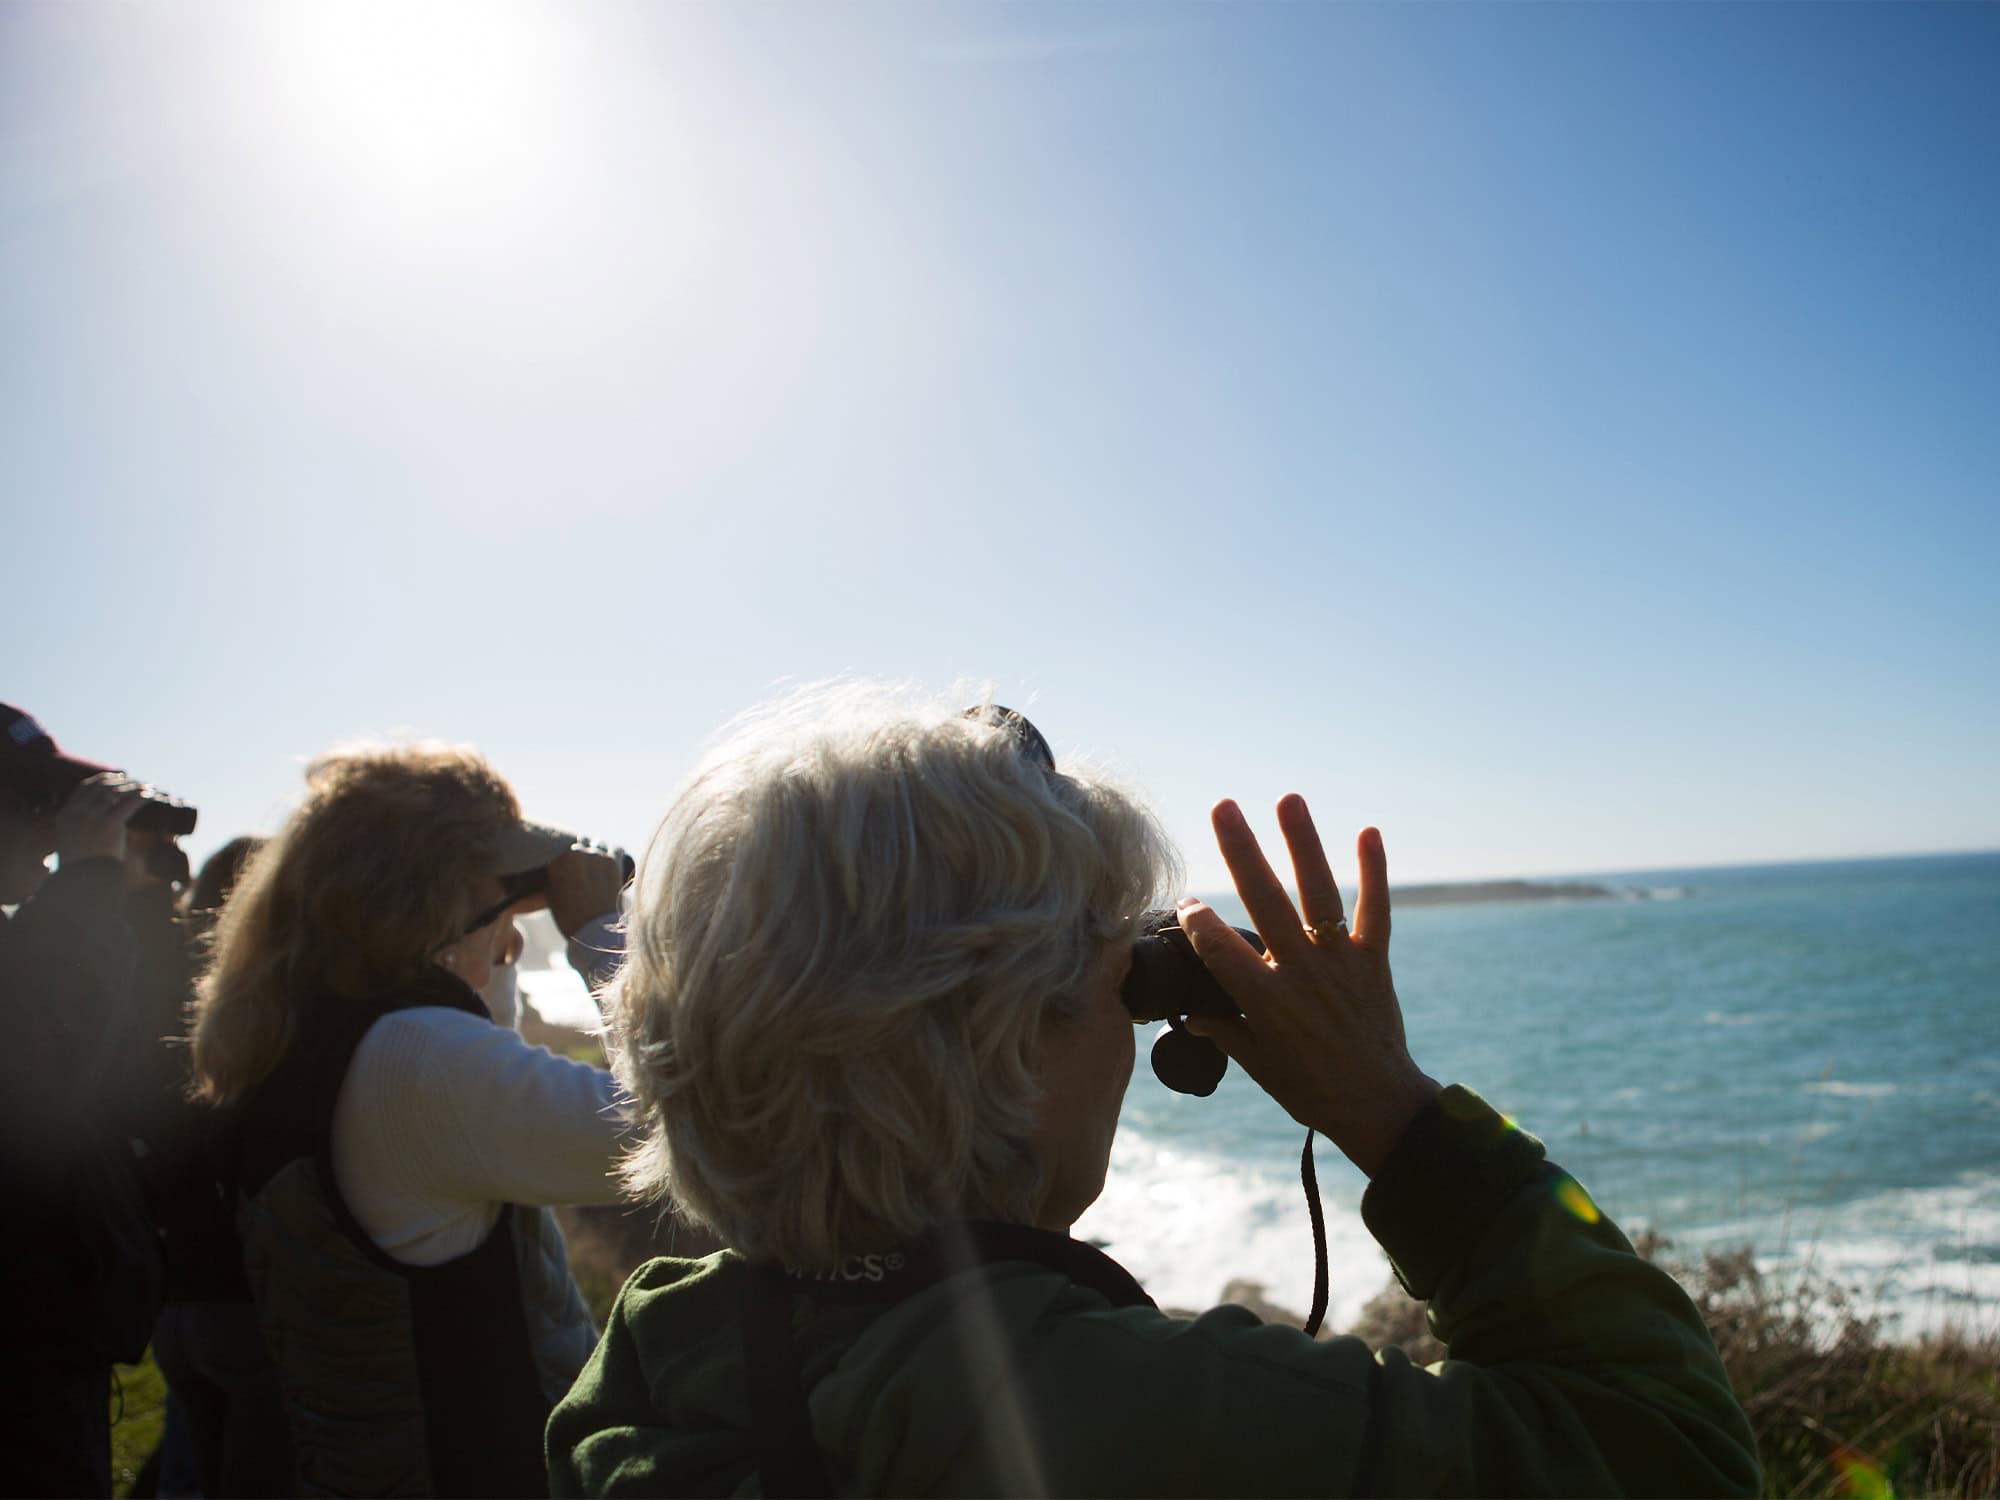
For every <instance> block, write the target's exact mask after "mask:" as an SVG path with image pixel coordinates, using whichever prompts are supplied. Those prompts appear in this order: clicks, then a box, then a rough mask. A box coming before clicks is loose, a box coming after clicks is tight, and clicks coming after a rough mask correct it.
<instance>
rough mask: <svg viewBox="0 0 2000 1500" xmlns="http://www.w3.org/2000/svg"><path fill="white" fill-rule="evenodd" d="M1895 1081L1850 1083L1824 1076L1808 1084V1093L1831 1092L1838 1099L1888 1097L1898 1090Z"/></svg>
mask: <svg viewBox="0 0 2000 1500" xmlns="http://www.w3.org/2000/svg"><path fill="white" fill-rule="evenodd" d="M1896 1088H1897V1086H1896V1085H1895V1084H1893V1083H1848V1082H1846V1081H1844V1080H1842V1079H1839V1078H1822V1079H1821V1080H1820V1081H1819V1082H1818V1083H1809V1084H1807V1085H1806V1092H1807V1093H1808V1094H1829V1095H1831V1096H1832V1097H1834V1098H1836V1099H1886V1098H1888V1097H1889V1096H1890V1095H1891V1094H1893V1093H1895V1092H1896Z"/></svg>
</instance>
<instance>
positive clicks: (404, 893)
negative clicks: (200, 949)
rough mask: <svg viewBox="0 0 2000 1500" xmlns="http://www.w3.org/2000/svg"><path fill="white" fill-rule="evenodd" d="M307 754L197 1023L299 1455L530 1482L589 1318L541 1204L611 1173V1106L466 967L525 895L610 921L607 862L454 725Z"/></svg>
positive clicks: (614, 872) (459, 1480) (484, 959)
mask: <svg viewBox="0 0 2000 1500" xmlns="http://www.w3.org/2000/svg"><path fill="white" fill-rule="evenodd" d="M306 779H307V794H306V798H305V801H304V803H303V805H301V806H300V807H299V808H298V810H297V811H296V812H295V813H293V815H292V816H291V818H290V820H289V821H288V822H287V823H286V825H285V826H284V828H283V829H282V830H281V831H280V832H279V833H278V834H277V835H276V837H274V838H273V839H272V840H271V842H270V843H269V844H268V845H266V846H265V847H264V848H263V849H261V850H259V851H258V852H257V853H256V854H255V855H254V856H253V857H252V858H251V860H250V862H249V864H248V867H247V868H246V870H245V871H244V873H243V876H242V878H241V880H240V882H239V883H238V885H237V887H236V889H235V891H234V892H233V893H232V895H231V897H230V899H229V902H228V903H227V905H226V906H225V907H224V908H223V912H222V918H221V921H220V924H219V926H218V927H217V930H216V946H215V957H214V963H213V965H212V967H211V968H210V970H209V972H208V974H207V975H206V976H205V978H204V979H203V981H202V983H201V986H200V990H199V996H198V1000H197V1004H196V1020H195V1028H194V1037H193V1042H194V1063H195V1076H196V1086H197V1089H198V1091H199V1093H200V1095H201V1096H202V1097H203V1098H205V1099H207V1100H209V1101H210V1102H212V1103H215V1104H218V1105H221V1106H224V1107H225V1108H226V1109H227V1111H228V1113H229V1119H230V1128H229V1135H230V1139H231V1143H232V1144H231V1150H230V1157H231V1162H230V1166H231V1172H232V1175H233V1178H234V1186H235V1189H236V1192H237V1194H238V1199H239V1203H240V1208H239V1215H238V1217H239V1223H240V1225H241V1227H242V1230H243V1238H244V1253H245V1261H246V1265H247V1269H248V1271H249V1276H250V1282H251V1287H252V1291H253V1293H254V1296H255V1300H256V1304H257V1310H258V1318H259V1322H260V1323H261V1325H262V1327H263V1330H264V1335H265V1338H266V1340H267V1341H268V1342H269V1344H270V1348H271V1353H272V1356H273V1357H274V1359H275V1360H276V1362H277V1365H278V1368H279V1372H280V1377H281V1382H282V1386H283V1390H284V1396H285V1404H286V1408H287V1411H288V1413H289V1416H290V1421H291V1427H292V1437H293V1442H294V1444H295V1446H296V1449H297V1453H298V1462H299V1471H300V1475H301V1478H302V1479H303V1480H304V1481H305V1482H306V1483H307V1484H308V1485H309V1486H311V1487H313V1488H315V1489H319V1490H326V1491H331V1492H336V1493H342V1494H389V1493H395V1494H527V1493H535V1492H539V1491H540V1490H542V1489H543V1488H544V1486H545V1479H544V1475H543V1469H542V1452H541V1427H542V1423H543V1421H544V1420H545V1419H546V1417H547V1415H548V1412H549V1409H550V1407H551V1406H552V1405H553V1403H554V1402H555V1401H556V1400H557V1399H558V1398H559V1397H560V1396H561V1395H562V1394H563V1393H564V1392H565V1391H566V1390H567V1389H568V1387H569V1384H570V1382H571V1380H572V1379H573V1378H574V1377H575V1375H576V1372H577V1370H578V1369H579V1368H580V1367H581V1365H582V1363H583V1360H584V1358H585V1357H586V1356H587V1355H588V1353H589V1351H590V1348H591V1345H592V1343H593V1341H594V1340H595V1337H596V1330H595V1328H594V1327H593V1325H592V1323H591V1320H590V1316H589V1314H588V1312H587V1311H586V1310H585V1308H584V1306H583V1302H582V1299H581V1298H580V1296H579V1295H578V1293H577V1289H576V1286H575V1283H574V1281H573V1280H572V1279H571V1276H570V1272H569V1267H568V1261H567V1255H566V1252H565V1248H564V1245H563V1241H562V1236H561V1233H560V1231H559V1230H558V1229H557V1227H556V1224H555V1221H554V1219H553V1218H552V1217H551V1215H550V1214H549V1212H548V1208H547V1205H550V1204H555V1203H578V1202H609V1201H612V1200H613V1199H615V1198H616V1197H617V1196H618V1184H617V1182H616V1180H615V1179H614V1177H613V1176H612V1175H611V1172H612V1166H613V1163H614V1160H615V1158H616V1155H617V1153H618V1151H619V1149H620V1147H621V1143H622V1128H623V1127H622V1124H621V1117H620V1112H619V1109H618V1105H617V1101H616V1097H615V1088H614V1085H613V1084H612V1082H611V1080H610V1078H609V1076H608V1075H607V1074H606V1073H604V1072H603V1071H602V1070H601V1069H597V1068H592V1067H588V1066H586V1065H584V1064H582V1063H577V1062H573V1061H571V1060H569V1059H567V1058H560V1057H556V1056H554V1055H553V1054H551V1053H549V1052H547V1051H544V1050H543V1049H540V1048H537V1047H532V1046H529V1045H528V1044H527V1043H525V1042H523V1041H522V1039H521V1038H520V1036H519V1035H518V1034H517V1033H516V1032H514V1031H513V1030H511V1029H510V1028H507V1027H504V1026H499V1025H496V1024H494V1022H493V1020H492V1019H491V1017H490V1016H489V1014H488V1012H487V1009H486V1007H485V1005H484V1003H483V1002H482V1000H481V998H480V995H479V991H480V990H481V989H482V987H484V986H485V985H486V984H487V982H488V980H489V978H490V977H491V974H492V971H493V966H494V963H495V960H496V958H498V957H499V956H500V955H501V954H502V952H503V951H504V950H505V949H506V948H508V946H509V945H510V944H511V942H512V941H513V939H514V936H515V929H514V921H513V919H514V916H515V914H516V913H517V912H520V911H523V910H526V909H528V908H529V907H531V906H533V905H536V904H539V902H540V901H541V900H543V899H546V901H547V903H548V905H549V907H550V909H551V911H552V913H553V915H554V916H555V918H556V921H557V925H558V926H559V927H561V928H562V929H563V931H564V933H565V934H566V935H568V936H571V937H572V938H585V939H587V938H588V937H589V936H590V934H589V933H588V932H586V930H585V929H586V928H587V927H589V926H590V923H591V920H592V919H596V929H597V930H599V931H601V930H602V929H603V928H604V927H605V926H606V925H608V924H607V914H609V913H612V912H615V909H616V904H617V892H618V886H619V883H620V876H619V870H618V865H617V862H616V861H615V860H613V859H611V858H610V857H609V856H607V855H605V854H602V853H599V852H595V851H590V850H585V849H581V848H578V847H575V845H576V843H577V841H576V840H575V838H574V836H573V835H570V834H568V833H565V832H562V831H561V830H558V829H553V828H549V827H546V826H544V825H540V824H535V823H531V822H528V821H526V820H524V819H523V818H522V816H521V809H520V806H519V803H518V802H517V801H516V799H515V796H514V793H513V791H512V789H511V788H510V787H509V786H508V785H507V783H506V782H505V781H504V780H502V779H501V777H500V776H499V774H498V773H497V772H495V771H494V770H493V769H492V767H491V766H489V765H488V764H487V763H486V762H485V761H484V760H483V759H481V758H480V757H479V756H478V755H477V754H475V753H473V752H472V751H470V750H465V749H460V748H455V747H450V746H443V745H434V744H423V745H404V746H386V747H367V748H361V749H353V750H345V751H340V752H336V753H334V754H331V755H328V756H325V757H323V758H321V759H320V760H319V761H317V762H315V763H314V764H313V766H312V767H311V768H310V769H309V770H308V772H307V778H306ZM543 888H545V889H546V892H547V894H546V897H542V896H540V895H531V894H530V893H529V892H530V890H531V889H536V890H539V889H543ZM586 977H587V978H588V977H590V976H588V975H587V976H586Z"/></svg>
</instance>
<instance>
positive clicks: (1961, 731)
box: [0, 3, 2000, 886]
mask: <svg viewBox="0 0 2000 1500" xmlns="http://www.w3.org/2000/svg"><path fill="white" fill-rule="evenodd" d="M1997 67H2000V9H1996V8H1994V7H1990V6H1989V7H1948V6H1916V7H1897V6H1877V5H1849V6H1814V7H1795V6H1775V5H1774V6H1755V5H1737V6H1668V5H1638V6H1567V5H1560V4H1545V5H1535V6H1520V7H1503V6H1498V5H1432V6H1408V7H1400V6H1399V7H1392V6H1376V5H1362V4H1354V5H1338V6H1336V5H1320V6H1314V5H1303V4H1301V5H1287V6H1273V7H1268V8H1260V7H1255V6H1236V5H1232V6H1227V7H1224V6H1194V7H1178V6H1165V5H1161V6H1152V5H1112V4H1103V5H1092V6H1064V7H1040V6H1031V5H1006V6H1001V5H988V6H963V7H961V6H926V7H918V6H885V7H873V8H871V7H809V6H806V5H803V4H799V5H790V6H787V5H752V6H747V7H735V8H727V9H725V8H722V7H719V6H717V7H699V6H694V5H687V6H674V7H649V6H612V5H602V4H591V3H584V4H572V5H566V6H561V7H557V6H510V5H506V4H500V3H486V4H480V5H456V4H454V5H438V4H414V5H404V6H379V7H378V6H346V7H340V8H332V9H330V8H319V7H313V6H307V5H296V6H290V5H288V6H284V7H267V6H253V5H247V4H246V5H241V6H234V7H223V6H211V7H200V6H177V7H162V8H142V7H137V6H124V5H109V4H105V5H97V4H89V3H82V4H73V5H62V6H56V5H42V6H34V5H17V6H10V7H5V8H4V9H0V381H4V383H5V401H4V404H0V423H4V426H0V495H4V497H5V505H6V522H5V536H6V539H7V540H6V546H5V550H4V554H0V580H4V584H5V588H6V596H7V598H8V600H9V602H10V615H11V620H12V624H13V629H14V632H15V636H16V639H17V640H19V641H20V642H21V643H22V644H21V645H19V646H17V647H16V648H15V651H14V653H13V660H12V669H11V670H10V671H9V673H8V674H7V681H6V684H5V690H4V694H0V696H5V697H6V698H7V699H8V700H9V701H15V702H19V703H22V704H23V705H25V706H27V707H29V708H30V709H31V710H33V711H34V712H36V713H37V714H38V715H40V716H41V717H42V718H43V719H44V721H45V722H46V723H47V724H48V726H49V727H50V729H51V730H52V731H53V732H54V733H55V734H56V735H57V737H58V738H59V739H61V740H63V741H64V742H65V743H66V744H68V745H70V746H72V747H73V748H76V749H78V750H80V751H82V752H84V753H87V754H91V755H94V756H97V757H100V758H105V759H111V760H117V761H122V762H124V763H126V764H128V765H129V766H130V767H131V769H133V770H134V771H135V772H136V773H138V774H141V775H144V776H147V777H151V778H154V779H157V780H158V781H160V782H161V783H163V784H164V785H167V786H168V787H169V788H170V789H172V790H174V791H176V792H179V793H180V794H182V795H184V796H187V797H189V798H191V799H193V800H196V801H197V802H199V803H200V804H201V805H202V807H203V809H204V822H203V826H202V828H201V830H200V832H199V833H198V835H197V836H196V837H195V838H194V839H193V840H192V844H193V845H194V848H195V851H196V852H197V853H198V854H199V853H200V852H203V851H205V850H206V849H207V848H210V847H212V846H213V845H214V844H215V843H217V842H220V841H221V840H222V839H223V838H224V837H226V836H228V835H229V834H231V833H234V832H237V831H239V830H240V829H242V828H245V827H251V826H257V825H260V824H261V825H266V826H268V825H269V824H270V823H271V822H272V821H273V820H274V819H275V818H276V817H277V816H279V815H280V814H281V813H282V810H283V808H284V807H285V806H286V804H287V802H288V801H289V799H290V798H291V797H292V796H293V795H294V792H295V789H296V787H297V784H298V773H299V768H300V765H301V764H302V762H303V760H304V759H305V758H306V757H308V756H310V755H311V754H313V753H315V752H317V751H319V750H322V749H324V748H326V747H327V746H328V745H330V744H332V743H334V742H336V741H338V740H341V739H346V738H352V737H356V736H360V735H386V734H403V733H420V734H431V735H441V736H444V737H448V738H453V739H462V740H470V741H472V742H474V743H477V744H479V745H480V746H482V747H483V748H485V749H486V750H487V751H488V753H489V754H490V755H491V756H492V757H493V758H494V760H495V762H496V763H497V764H498V765H499V766H500V767H501V768H502V770H503V771H505V772H507V773H508V774H509V775H510V776H511V777H512V778H513V779H514V780H515V782H516V784H517V786H519V788H520V789H521V791H522V794H523V797H524V800H526V801H527V803H528V804H529V805H530V807H531V808H532V809H533V810H535V811H537V812H538V813H541V814H542V815H545V816H549V817H554V818H558V819H562V820H565V821H570V822H573V823H575V824H578V825H581V826H583V827H585V828H586V829H588V830H590V831H592V832H594V833H596V834H599V835H600V836H605V837H612V838H617V839H619V840H622V841H625V842H628V843H634V844H636V843H637V842H639V841H641V840H643V838H644V837H645V836H646V834H647V832H648V831H649V830H650V828H651V825H652V823H653V822H654V820H655V819H656V818H657V816H658V814H659V812H660V811H661V809H662V808H663V807H664V806H665V804H666V802H667V800H668V799H669V798H670V796H671V795H672V792H673V790H674V788H675V786H676V785H677V784H678V782H679V781H680V779H681V777H682V776H683V775H684V774H685V772H686V771H687V770H688V768H689V767H690V766H691V764H692V762H693V760H694V758H695V756H696V755H697V753H698V752H699V749H700V746H701V745H702V743H703V741H704V740H705V739H706V738H707V737H708V736H709V735H710V734H711V733H712V732H713V731H714V730H715V729H716V728H717V727H718V726H719V725H720V724H721V723H722V722H723V721H724V720H725V719H726V718H727V717H728V716H729V715H730V714H731V713H733V712H735V711H736V710H738V709H740V708H742V707H744V706H746V705H748V704H750V703H752V702H755V701H757V700H759V699H760V698H762V697H764V696H766V695H767V694H768V693H769V692H771V691H772V690H773V689H774V686H775V685H777V684H779V683H781V682H782V681H785V680H799V679H805V680H810V679H814V678H818V677H822V676H827V675H831V674H836V673H860V674H868V675H887V676H893V677H899V678H911V679H915V680H917V681H920V682H924V683H927V684H930V685H932V686H935V687H940V688H942V687H946V686H949V685H950V684H952V683H953V682H954V681H957V680H971V681H977V682H984V681H991V682H992V683H993V684H994V685H995V687H996V689H997V692H998V695H999V696H1000V698H1001V699H1002V701H1007V702H1013V703H1017V704H1019V705H1022V706H1025V707H1027V708H1029V710H1030V711H1031V712H1032V713H1033V715H1034V716H1035V718H1036V719H1037V721H1038V722H1039V723H1041V725H1042V727H1043V728H1044V729H1045V730H1046V731H1047V732H1048V734H1049V736H1050V738H1051V739H1052V740H1053V741H1054V742H1055V744H1056V746H1057V748H1058V750H1059V751H1075V750H1085V751H1089V752H1092V753H1093V754H1094V755H1095V756H1096V757H1098V758H1099V759H1101V760H1103V761H1106V762H1108V763H1109V764H1110V765H1112V766H1113V767H1114V768H1115V769H1117V770H1118V771H1119V772H1120V773H1121V774H1123V775H1125V776H1126V777H1128V778H1129V779H1130V780H1132V781H1133V782H1134V783H1136V784H1137V785H1139V786H1140V787H1142V788H1143V789H1144V790H1145V791H1146V792H1147V794H1148V795H1149V796H1150V797H1151V799H1152V800H1153V802H1154V804H1155V805H1156V806H1157V807H1158V809H1159V810H1160V812H1161V814H1162V816H1163V817H1164V818H1165V820H1166V821H1167V823H1168V826H1169V827H1170V828H1171V829H1172V830H1173V831H1174V833H1175V835H1176V836H1177V838H1178V839H1179V841H1180V842H1181V844H1182V846H1183V848H1184V851H1185V852H1186V854H1187V857H1188V862H1189V865H1190V873H1191V877H1192V879H1193V880H1194V883H1195V884H1196V885H1197V886H1209V885H1213V884H1215V883H1216V881H1217V879H1218V878H1219V863H1218V861H1217V860H1216V859H1215V857H1214V854H1213V851H1212V848H1211V847H1210V846H1209V844H1208V841H1207V837H1206V832H1205V828H1206V810H1207V808H1208V806H1209V804H1210V803H1211V802H1212V801H1213V800H1214V799H1215V798H1217V797H1219V796H1223V795H1233V796H1236V797H1238V798H1240V799H1242V800H1243V801H1244V802H1245V804H1246V805H1248V806H1252V807H1253V808H1257V809H1268V808H1269V806H1270V805H1271V803H1272V802H1274V801H1275V799H1276V798H1277V797H1278V796H1280V795H1281V794H1283V793H1284V792H1286V791H1290V790H1294V789H1296V790H1298V791H1301V792H1303V793H1305V794H1306V796H1307V797H1308V798H1309V799H1310V800H1311V801H1312V802H1313V804H1314V806H1315V808H1316V809H1317V810H1318V811H1319V812H1320V813H1321V815H1322V819H1323V821H1324V823H1325V824H1326V825H1328V826H1329V827H1330V828H1331V829H1332V830H1334V831H1335V833H1336V834H1341V833H1344V832H1345V831H1346V830H1348V829H1351V828H1353V827H1357V826H1359V825H1360V824H1361V823H1363V822H1367V821H1374V822H1378V823H1380V824H1381V825H1382V827H1383V828H1384V830H1385V834H1386V835H1387V839H1388V844H1389V850H1390V857H1391V862H1392V869H1393V870H1394V871H1396V872H1397V873H1399V874H1401V875H1403V876H1405V877H1407V878H1411V879H1422V878H1454V877H1465V876H1479V875H1496V876H1497V875H1511V874H1537V873H1556V872H1569V871H1588V870H1605V869H1616V868H1631V867H1647V866H1668V865H1694V864H1703V863H1724V862H1737V861H1749V860H1764V859H1784V858H1793V857H1801V858H1803V857H1835V856H1844V855H1854V854H1871V853H1888V852H1902V851H1917V850H1931V849H1948V848H1973V847H1992V846H1995V845H2000V794H1997V793H1996V791H1995V787H1996V786H2000V776H1996V774H1995V772H1996V765H1995V761H1996V755H1995V752H1994V746H1995V745H1996V744H2000V668H1996V662H2000V650H1996V647H1997V646H2000V589H1996V588H1995V586H1994V582H1993V579H1994V576H1995V569H1996V563H2000V421H1996V419H1995V413H1996V411H2000V368H1996V361H1997V360H2000V356H1996V354H1995V350H1996V349H2000V185H1997V184H2000V173H1996V172H1994V171H1993V169H1992V163H1993V162H1994V161H1995V160H2000V90H1996V89H1995V88H1994V87H1993V86H1992V80H1993V79H1994V77H1995V76H1996V68H1997ZM1260 816H1261V818H1262V824H1263V826H1264V827H1266V828H1268V827H1269V826H1270V819H1269V818H1268V816H1267V815H1262V814H1261V813H1260Z"/></svg>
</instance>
